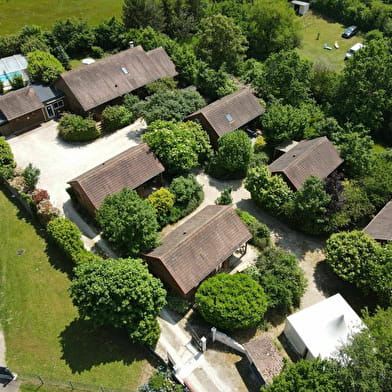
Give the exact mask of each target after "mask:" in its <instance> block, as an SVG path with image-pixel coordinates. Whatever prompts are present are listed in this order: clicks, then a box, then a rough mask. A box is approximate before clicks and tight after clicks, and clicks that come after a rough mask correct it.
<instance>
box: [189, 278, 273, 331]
mask: <svg viewBox="0 0 392 392" xmlns="http://www.w3.org/2000/svg"><path fill="white" fill-rule="evenodd" d="M196 304H197V307H198V309H199V311H200V313H201V315H202V316H203V318H204V319H205V320H206V321H208V322H209V323H211V324H213V325H214V326H216V327H218V328H221V329H224V330H228V331H230V330H233V329H238V328H248V327H253V326H255V325H257V324H258V323H259V322H260V321H261V319H262V317H263V315H264V313H265V311H266V310H267V297H266V295H265V293H264V290H263V289H262V287H261V286H260V285H259V284H257V283H256V282H255V281H254V280H253V279H252V278H250V277H249V276H248V275H245V274H235V275H228V274H219V275H216V276H213V277H212V278H210V279H207V280H206V281H204V282H203V283H202V284H201V285H200V287H199V288H198V290H197V292H196Z"/></svg>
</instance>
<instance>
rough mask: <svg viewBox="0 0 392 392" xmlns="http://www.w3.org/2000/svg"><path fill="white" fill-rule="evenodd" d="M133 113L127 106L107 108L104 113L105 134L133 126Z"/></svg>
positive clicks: (103, 125)
mask: <svg viewBox="0 0 392 392" xmlns="http://www.w3.org/2000/svg"><path fill="white" fill-rule="evenodd" d="M132 120H133V115H132V113H131V112H130V111H129V110H128V109H127V108H126V107H125V106H118V105H117V106H107V107H106V108H105V110H104V111H103V112H102V127H103V129H104V131H105V132H113V131H115V130H117V129H120V128H123V127H125V126H127V125H129V124H131V122H132Z"/></svg>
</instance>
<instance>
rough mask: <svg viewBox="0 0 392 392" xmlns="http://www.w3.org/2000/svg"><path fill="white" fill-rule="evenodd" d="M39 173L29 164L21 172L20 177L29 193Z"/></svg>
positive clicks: (35, 183)
mask: <svg viewBox="0 0 392 392" xmlns="http://www.w3.org/2000/svg"><path fill="white" fill-rule="evenodd" d="M40 173H41V170H39V169H38V168H37V167H34V166H33V165H32V163H29V164H28V165H27V167H26V169H24V170H23V173H22V176H23V178H24V180H25V183H26V186H27V189H28V190H29V191H31V190H33V189H34V188H35V186H36V185H37V182H38V180H39V175H40Z"/></svg>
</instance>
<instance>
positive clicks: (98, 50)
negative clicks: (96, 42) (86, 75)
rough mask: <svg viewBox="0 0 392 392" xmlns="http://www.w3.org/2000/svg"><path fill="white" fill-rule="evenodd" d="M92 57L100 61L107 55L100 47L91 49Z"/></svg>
mask: <svg viewBox="0 0 392 392" xmlns="http://www.w3.org/2000/svg"><path fill="white" fill-rule="evenodd" d="M90 53H91V56H92V57H94V58H96V59H100V58H102V57H103V56H104V55H105V52H104V50H103V49H102V48H101V47H99V46H92V47H91V49H90Z"/></svg>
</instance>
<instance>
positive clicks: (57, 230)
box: [46, 218, 89, 264]
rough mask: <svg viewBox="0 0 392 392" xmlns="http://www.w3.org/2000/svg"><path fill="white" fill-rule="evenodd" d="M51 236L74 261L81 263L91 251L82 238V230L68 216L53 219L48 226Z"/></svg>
mask: <svg viewBox="0 0 392 392" xmlns="http://www.w3.org/2000/svg"><path fill="white" fill-rule="evenodd" d="M46 230H47V232H48V234H49V236H50V238H51V239H52V240H53V241H54V242H55V244H56V245H57V246H58V247H59V248H60V249H61V250H62V251H63V252H64V254H65V255H66V256H67V257H68V258H69V259H70V260H71V261H72V262H73V263H74V264H80V263H81V262H83V261H86V253H89V252H88V251H87V249H86V248H85V247H84V245H83V242H82V240H81V235H82V233H81V231H80V230H79V228H78V227H77V226H76V225H75V223H73V222H72V221H70V220H69V219H68V218H55V219H52V220H51V221H50V222H49V223H48V226H47V228H46Z"/></svg>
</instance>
